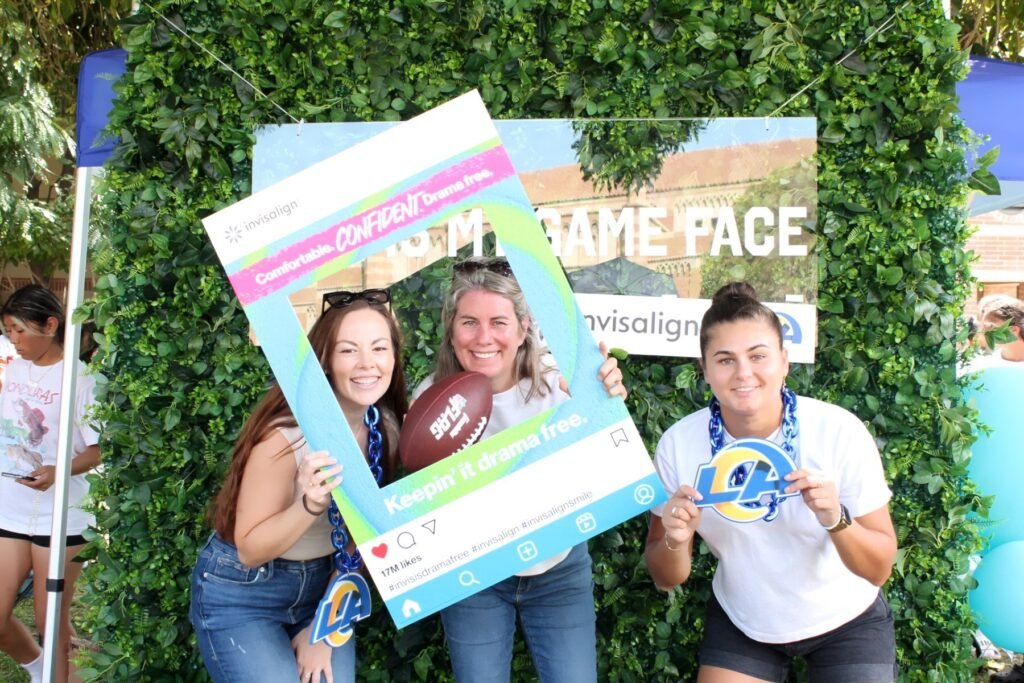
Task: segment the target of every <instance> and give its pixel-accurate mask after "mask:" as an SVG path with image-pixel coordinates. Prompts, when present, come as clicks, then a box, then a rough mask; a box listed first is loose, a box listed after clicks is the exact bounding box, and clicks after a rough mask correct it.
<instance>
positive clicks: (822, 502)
mask: <svg viewBox="0 0 1024 683" xmlns="http://www.w3.org/2000/svg"><path fill="white" fill-rule="evenodd" d="M786 481H788V482H790V484H789V486H787V487H786V493H799V494H800V495H801V497H803V499H804V503H806V504H807V507H809V508H810V509H811V512H813V513H814V516H815V517H817V518H818V523H819V524H821V525H822V526H823V527H825V528H829V527H831V526H834V525H835V524H836V523H837V522H838V521H839V517H840V515H841V514H842V511H841V510H840V509H839V492H838V491H837V490H836V483H835V482H834V481H832V479H831V478H830V477H828V476H827V475H826V474H825V473H824V472H819V471H817V470H805V469H803V468H801V469H798V470H793V471H792V472H790V473H789V474H787V475H786Z"/></svg>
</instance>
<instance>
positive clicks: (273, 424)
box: [207, 299, 409, 543]
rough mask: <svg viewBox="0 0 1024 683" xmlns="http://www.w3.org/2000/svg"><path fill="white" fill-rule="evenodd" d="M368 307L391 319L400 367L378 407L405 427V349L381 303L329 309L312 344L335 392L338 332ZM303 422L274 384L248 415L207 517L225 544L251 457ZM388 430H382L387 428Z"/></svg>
mask: <svg viewBox="0 0 1024 683" xmlns="http://www.w3.org/2000/svg"><path fill="white" fill-rule="evenodd" d="M364 308H369V309H371V310H374V311H377V312H379V313H380V314H381V315H382V316H384V318H385V319H386V320H387V323H388V329H389V330H390V332H391V347H392V350H393V352H394V354H395V367H394V370H393V371H392V373H391V383H390V384H389V385H388V388H387V391H385V392H384V395H383V396H381V397H380V398H379V399H378V400H377V403H376V404H375V405H376V406H377V409H378V410H380V411H381V415H382V418H381V421H382V422H383V423H385V424H387V423H388V422H390V423H392V424H394V425H396V426H397V427H401V422H402V418H404V417H405V413H406V411H407V410H408V408H409V399H408V397H407V396H406V393H405V392H406V388H405V373H404V372H403V369H402V345H401V338H400V336H399V332H398V324H397V323H396V322H395V318H394V316H393V315H391V312H390V311H388V309H387V308H385V307H384V306H383V305H381V304H371V303H369V302H367V301H365V300H363V299H357V300H355V301H353V302H352V303H351V304H349V305H347V306H344V307H341V308H328V309H327V310H326V311H325V312H324V314H323V315H321V316H320V318H319V319H318V320H317V321H316V323H314V324H313V327H312V329H310V331H309V344H310V346H312V347H313V352H314V353H315V354H316V357H317V360H318V361H319V362H320V367H322V368H323V369H324V374H326V375H327V381H328V382H329V383H330V384H331V388H332V389H334V388H335V387H334V381H333V379H331V373H330V354H331V351H332V350H333V349H334V340H335V338H336V337H337V333H338V327H339V326H340V325H341V321H342V320H344V319H345V316H346V315H348V314H349V313H351V312H353V311H358V310H362V309H364ZM296 426H298V423H297V422H296V421H295V416H294V415H292V410H291V408H290V407H289V406H288V402H287V401H286V400H285V397H284V392H283V391H282V390H281V387H280V386H279V385H278V384H277V383H276V382H275V383H274V384H273V386H271V387H270V389H269V391H267V393H266V395H265V396H264V397H263V399H262V400H261V401H260V402H259V404H258V405H257V406H256V408H255V410H253V412H252V414H250V415H249V419H247V420H246V421H245V425H244V426H243V427H242V431H241V433H240V434H239V435H238V440H237V441H235V447H234V449H232V451H231V464H230V465H229V466H228V472H227V475H226V476H225V478H224V485H223V486H222V487H221V489H220V492H218V493H217V496H216V497H215V498H214V499H213V503H212V504H211V505H210V509H209V512H208V514H207V521H208V522H209V524H210V526H212V527H213V528H214V529H215V530H216V532H217V535H219V536H220V537H221V538H223V539H224V540H226V541H228V542H231V543H233V542H234V538H235V513H236V508H237V506H238V492H239V490H240V489H241V486H242V475H243V474H244V473H245V466H246V464H247V463H248V462H249V454H250V453H251V452H252V449H253V448H255V447H256V446H257V445H258V444H259V443H261V442H263V441H265V440H267V439H268V438H270V436H271V434H272V433H273V431H274V430H275V429H278V428H289V427H296ZM382 426H383V425H382ZM381 435H382V436H383V437H384V444H383V447H384V463H383V464H384V481H385V482H388V481H390V480H391V477H392V476H394V472H395V468H396V466H397V463H396V462H395V457H394V455H393V451H394V450H395V449H393V448H391V447H390V443H389V430H388V429H383V428H382V429H381ZM301 443H302V441H301V440H300V441H298V442H295V443H292V444H289V448H287V449H285V450H282V451H281V452H280V453H278V454H276V455H275V456H274V457H281V456H282V455H285V454H287V453H290V452H291V450H292V449H293V448H295V447H297V446H299V445H300V444H301Z"/></svg>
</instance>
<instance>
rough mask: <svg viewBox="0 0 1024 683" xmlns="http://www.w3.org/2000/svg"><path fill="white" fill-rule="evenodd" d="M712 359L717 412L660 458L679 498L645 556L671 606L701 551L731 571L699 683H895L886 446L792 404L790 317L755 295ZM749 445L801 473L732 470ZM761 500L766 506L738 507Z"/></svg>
mask: <svg viewBox="0 0 1024 683" xmlns="http://www.w3.org/2000/svg"><path fill="white" fill-rule="evenodd" d="M700 347H701V361H700V363H701V367H702V369H703V371H704V376H705V378H706V380H707V382H708V384H709V385H710V386H711V390H712V392H713V393H714V398H713V399H712V401H711V405H710V406H709V407H708V408H705V409H703V410H700V411H697V412H696V413H693V414H691V415H689V416H687V417H685V418H683V419H682V420H680V421H679V422H677V423H676V424H675V425H673V426H672V427H671V428H669V429H668V430H667V431H666V432H665V434H664V435H663V436H662V438H661V441H660V442H659V443H658V448H657V452H656V464H657V468H658V472H659V474H660V475H661V478H662V481H663V482H664V484H665V488H666V489H667V490H668V491H669V492H670V494H671V497H670V498H669V500H668V501H667V502H666V503H665V504H664V505H662V506H658V507H656V508H654V509H653V510H652V516H651V521H650V528H649V530H648V535H647V543H646V548H645V552H644V557H645V559H646V561H647V566H648V569H649V571H650V573H651V576H652V578H653V579H654V582H655V584H656V585H657V586H658V587H660V588H662V589H664V590H668V589H670V588H671V587H673V586H676V585H678V584H680V583H683V582H685V581H686V580H687V579H688V578H689V576H690V569H691V560H692V556H693V545H694V544H693V539H694V536H695V535H697V534H699V535H700V537H701V538H702V539H703V540H704V542H705V543H706V544H707V545H708V547H709V549H710V550H711V552H712V554H714V556H715V557H716V558H718V568H717V570H716V572H715V576H714V580H713V582H712V589H713V591H712V597H711V599H710V600H709V603H708V610H707V618H706V622H705V628H704V643H703V645H702V647H701V652H700V670H699V672H698V677H697V681H698V683H755V682H757V681H780V680H784V679H785V676H786V671H787V669H788V667H789V664H790V661H791V659H792V658H793V657H795V656H801V657H803V658H804V659H805V660H806V663H807V670H808V674H809V676H810V680H811V682H812V683H826V682H829V681H840V680H842V681H857V682H858V683H890V682H891V681H892V680H894V678H895V676H896V663H895V635H894V629H893V618H892V613H891V611H890V610H889V607H888V605H887V603H886V602H885V599H884V598H883V597H882V595H881V592H880V591H879V587H880V586H882V584H884V583H885V581H886V580H887V579H888V578H889V575H890V573H891V572H892V565H893V562H894V561H895V558H896V534H895V531H894V530H893V525H892V520H891V518H890V515H889V508H888V503H889V499H890V498H891V495H892V494H891V492H890V491H889V488H888V486H887V484H886V482H885V478H884V473H883V469H882V463H881V459H880V458H879V455H878V450H877V448H876V446H875V443H874V440H873V439H872V437H871V435H870V433H869V432H868V431H867V429H866V428H865V427H864V425H863V423H862V422H861V421H860V420H859V419H858V418H857V417H856V416H854V415H853V414H851V413H849V412H848V411H846V410H844V409H842V408H840V407H838V406H834V405H831V404H828V403H824V402H821V401H816V400H814V399H811V398H807V397H805V396H800V397H797V396H796V395H795V394H794V393H793V392H792V391H790V390H789V389H787V388H786V386H785V380H786V374H787V373H788V371H789V361H788V358H787V352H786V349H785V348H783V345H782V329H781V326H780V324H779V320H778V317H777V316H776V315H775V314H774V313H773V312H772V311H771V310H770V309H769V308H767V307H766V306H764V305H763V304H762V303H760V302H759V301H758V300H757V298H756V295H755V293H754V290H753V289H752V288H751V287H750V286H749V285H746V284H744V283H732V284H729V285H726V286H725V287H722V288H721V289H720V290H719V291H718V292H717V293H716V294H715V296H714V299H713V300H712V303H711V307H710V308H709V309H708V311H707V312H706V313H705V315H704V319H703V321H702V324H701V332H700ZM742 438H756V439H763V440H768V441H772V442H774V443H775V444H776V445H777V446H779V447H780V448H781V449H782V451H784V452H785V453H786V454H787V455H788V456H789V458H790V459H791V460H792V461H793V463H794V465H795V468H794V469H793V470H792V471H791V472H789V474H787V475H786V476H785V481H784V482H781V483H778V482H777V480H775V476H776V475H777V474H778V470H777V469H776V467H775V465H774V463H777V462H784V460H782V459H778V460H775V461H773V460H772V459H771V456H766V457H764V458H763V459H762V458H761V457H760V456H755V457H753V459H751V458H750V457H748V456H749V452H748V454H747V456H743V457H744V459H742V460H741V459H738V457H737V456H736V455H735V454H736V453H737V451H735V450H734V451H733V452H732V454H730V450H729V449H728V448H726V447H727V446H728V445H729V444H730V443H731V442H732V441H734V440H736V439H742ZM763 452H766V453H771V452H772V450H771V447H770V446H769V447H767V448H766V449H765V451H763ZM751 465H754V466H753V467H752V466H751ZM702 466H704V472H705V473H708V472H713V473H714V474H713V478H712V477H707V476H704V477H703V480H704V481H710V482H711V486H710V487H709V486H702V487H701V488H703V489H704V490H705V491H706V492H708V493H709V495H712V494H713V495H715V496H716V505H714V506H713V507H712V508H711V509H708V508H705V507H698V506H697V503H698V502H700V501H702V500H704V496H703V495H702V494H701V493H699V492H698V491H697V490H696V488H695V482H696V481H697V479H698V470H699V469H700V468H701V467H702ZM784 469H789V466H788V465H785V466H784ZM787 482H788V483H787ZM748 488H749V489H751V490H752V491H753V492H754V493H756V494H758V495H756V496H755V495H751V496H749V497H748V496H746V495H742V496H738V498H739V502H733V501H730V500H729V499H730V497H731V496H734V495H738V494H739V493H740V492H743V493H744V494H745V493H746V492H747V489H748ZM780 489H782V490H780ZM786 494H799V495H798V496H797V495H793V496H792V497H787V496H786ZM748 498H752V499H753V502H744V501H746V500H747V499H748ZM733 500H736V498H734V499H733Z"/></svg>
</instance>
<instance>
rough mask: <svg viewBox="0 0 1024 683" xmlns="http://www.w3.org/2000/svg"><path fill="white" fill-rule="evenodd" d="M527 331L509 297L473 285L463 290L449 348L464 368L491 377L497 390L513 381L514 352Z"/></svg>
mask: <svg viewBox="0 0 1024 683" xmlns="http://www.w3.org/2000/svg"><path fill="white" fill-rule="evenodd" d="M526 333H527V328H526V327H525V326H524V325H522V324H521V323H520V321H519V319H518V318H516V314H515V308H514V307H513V305H512V302H511V301H509V300H508V299H507V298H505V297H504V296H502V295H501V294H495V293H494V292H488V291H486V290H482V289H474V290H471V291H469V292H466V293H465V294H463V295H462V298H460V299H459V303H458V306H457V307H456V310H455V319H454V320H453V323H452V332H451V339H452V348H453V350H454V351H455V357H456V358H457V359H458V361H459V364H460V365H462V368H463V369H464V370H469V371H471V372H480V373H483V374H484V375H487V376H488V377H490V379H491V388H492V390H493V391H494V393H496V394H497V393H499V392H502V391H506V390H508V389H511V388H512V386H513V385H514V384H515V383H516V375H515V362H516V353H517V351H518V350H519V347H520V346H522V344H523V342H524V341H525V340H526Z"/></svg>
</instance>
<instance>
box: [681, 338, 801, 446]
mask: <svg viewBox="0 0 1024 683" xmlns="http://www.w3.org/2000/svg"><path fill="white" fill-rule="evenodd" d="M701 365H702V366H703V368H704V377H705V378H706V379H707V382H708V384H709V385H710V386H711V390H712V391H713V392H714V393H715V396H716V397H717V398H718V401H719V403H720V404H721V406H722V419H723V420H724V421H725V426H726V429H728V430H729V432H730V433H731V434H732V435H733V436H735V437H737V438H742V437H760V438H765V437H767V436H769V435H771V433H772V432H774V431H775V429H776V428H777V427H778V426H779V424H780V423H781V419H782V397H781V393H780V392H781V391H782V385H783V384H784V383H785V381H786V374H787V373H788V372H789V356H788V354H787V352H786V350H785V349H784V348H781V346H780V341H779V336H778V333H777V332H776V330H775V329H774V328H772V327H771V326H770V325H768V324H767V323H766V322H764V321H763V320H756V319H755V320H748V319H741V320H735V321H732V322H721V323H717V324H715V325H714V326H713V327H712V328H711V329H710V330H709V331H708V343H707V348H706V349H705V352H704V358H703V359H702V360H701Z"/></svg>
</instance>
